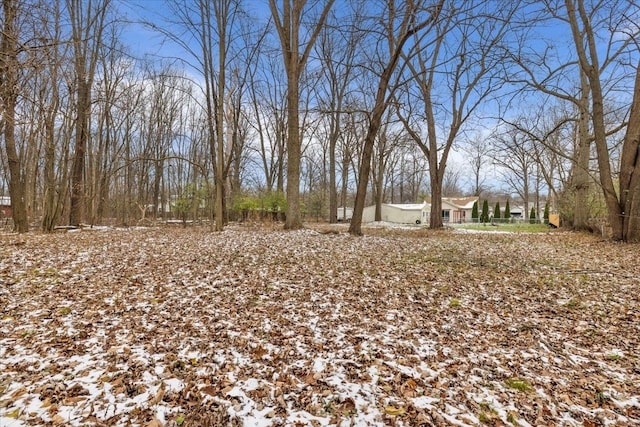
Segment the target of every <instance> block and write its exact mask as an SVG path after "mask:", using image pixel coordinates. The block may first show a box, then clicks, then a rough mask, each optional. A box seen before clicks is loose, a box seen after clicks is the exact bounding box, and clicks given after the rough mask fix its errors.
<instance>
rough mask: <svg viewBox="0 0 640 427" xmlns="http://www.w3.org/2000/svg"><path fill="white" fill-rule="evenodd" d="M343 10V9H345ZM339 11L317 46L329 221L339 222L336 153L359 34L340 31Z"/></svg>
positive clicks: (329, 23) (341, 18)
mask: <svg viewBox="0 0 640 427" xmlns="http://www.w3.org/2000/svg"><path fill="white" fill-rule="evenodd" d="M342 12H344V11H342ZM341 20H344V17H338V16H337V14H336V13H333V14H332V15H331V16H330V21H329V22H328V25H327V26H325V28H324V29H323V31H322V32H321V35H320V39H319V41H318V44H317V46H318V47H317V50H318V53H319V56H320V60H321V61H322V64H323V65H322V74H323V82H322V84H320V85H319V86H320V90H321V91H322V94H321V95H320V99H321V100H322V101H321V102H322V106H321V109H322V110H323V111H322V113H323V116H324V117H325V118H326V119H327V120H328V127H329V130H328V136H327V138H328V140H329V146H328V154H329V159H328V162H329V170H328V174H329V223H336V222H338V218H337V214H338V212H337V211H338V189H337V185H336V182H337V177H336V166H337V161H336V154H337V146H338V140H339V138H340V132H341V131H342V129H341V128H342V120H343V117H344V115H345V114H348V111H346V110H345V103H346V102H347V96H348V94H349V93H348V90H349V85H350V84H351V83H352V82H353V80H354V79H355V78H356V77H357V76H356V64H355V60H356V55H357V46H358V44H359V41H360V40H359V37H360V35H359V34H358V33H357V32H354V31H349V32H346V33H344V32H338V34H336V31H337V29H338V26H339V25H340V21H341Z"/></svg>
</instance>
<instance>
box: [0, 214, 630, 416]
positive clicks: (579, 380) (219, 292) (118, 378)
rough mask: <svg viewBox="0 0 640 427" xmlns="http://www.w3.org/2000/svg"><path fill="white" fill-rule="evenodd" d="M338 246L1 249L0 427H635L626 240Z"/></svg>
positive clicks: (446, 239)
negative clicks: (629, 426) (550, 426)
mask: <svg viewBox="0 0 640 427" xmlns="http://www.w3.org/2000/svg"><path fill="white" fill-rule="evenodd" d="M335 230H336V229H331V228H327V226H324V227H323V226H319V227H317V228H316V229H306V230H301V231H297V232H283V231H280V230H275V229H269V228H262V227H249V226H230V227H228V228H227V229H226V230H225V231H224V232H222V233H209V232H205V231H204V230H199V229H186V230H183V229H180V230H178V229H170V228H169V229H101V230H99V231H92V232H91V231H83V232H79V233H66V234H53V235H44V234H29V235H27V236H26V237H25V238H24V244H23V245H20V246H15V245H0V310H1V312H0V426H2V427H5V426H7V427H8V426H31V425H72V426H82V425H99V426H102V425H105V426H106V425H136V426H145V427H158V426H216V425H232V426H278V425H291V426H351V425H372V426H376V425H377V426H386V425H392V426H417V425H436V426H448V425H456V426H475V425H479V424H483V425H492V426H505V425H515V426H539V425H563V426H600V425H610V426H625V425H639V424H640V358H639V354H638V349H639V348H640V343H639V340H640V339H639V337H640V296H639V295H640V265H639V264H638V262H637V261H638V253H639V251H638V249H639V247H638V246H637V245H635V246H634V245H620V244H615V243H611V242H605V241H600V240H598V239H596V238H594V237H591V236H584V235H580V234H571V233H561V232H553V233H542V234H490V233H484V234H475V233H466V234H457V233H453V232H428V231H418V230H393V229H387V228H376V229H370V230H369V231H368V232H367V235H366V236H365V237H363V238H354V237H351V236H349V235H347V234H346V233H344V232H341V231H340V229H337V230H338V231H337V232H336V231H335ZM327 231H331V232H327Z"/></svg>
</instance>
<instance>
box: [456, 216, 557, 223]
mask: <svg viewBox="0 0 640 427" xmlns="http://www.w3.org/2000/svg"><path fill="white" fill-rule="evenodd" d="M467 223H471V224H483V222H481V221H480V219H479V218H473V219H470V220H469V221H467ZM548 223H549V220H546V219H544V218H526V219H525V218H523V217H511V218H490V219H489V221H488V222H486V224H548Z"/></svg>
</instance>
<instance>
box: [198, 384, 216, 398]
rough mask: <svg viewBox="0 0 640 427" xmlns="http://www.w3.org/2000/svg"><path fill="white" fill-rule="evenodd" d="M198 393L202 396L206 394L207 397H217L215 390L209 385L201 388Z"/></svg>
mask: <svg viewBox="0 0 640 427" xmlns="http://www.w3.org/2000/svg"><path fill="white" fill-rule="evenodd" d="M200 391H201V392H202V393H204V394H208V395H209V396H217V395H218V393H217V390H216V388H215V387H212V386H210V385H208V386H206V387H203V388H201V389H200Z"/></svg>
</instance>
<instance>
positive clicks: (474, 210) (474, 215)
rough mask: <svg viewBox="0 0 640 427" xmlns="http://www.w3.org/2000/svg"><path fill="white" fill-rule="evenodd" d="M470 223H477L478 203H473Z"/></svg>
mask: <svg viewBox="0 0 640 427" xmlns="http://www.w3.org/2000/svg"><path fill="white" fill-rule="evenodd" d="M471 221H472V222H478V201H477V200H476V201H475V202H473V208H472V209H471Z"/></svg>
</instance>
